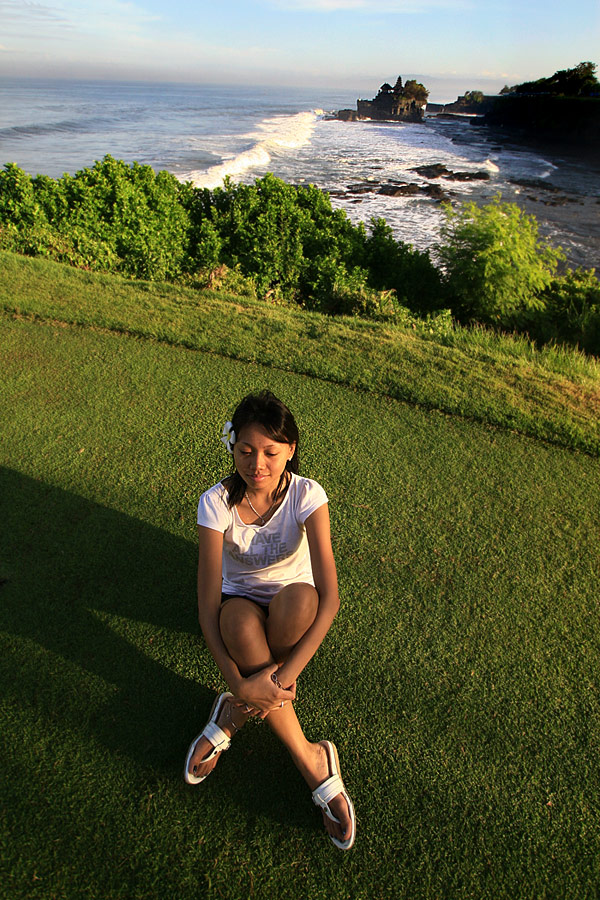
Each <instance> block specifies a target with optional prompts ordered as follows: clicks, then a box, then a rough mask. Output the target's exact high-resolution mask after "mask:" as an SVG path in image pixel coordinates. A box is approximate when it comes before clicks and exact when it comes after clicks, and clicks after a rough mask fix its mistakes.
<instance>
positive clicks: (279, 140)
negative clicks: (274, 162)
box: [178, 109, 323, 189]
mask: <svg viewBox="0 0 600 900" xmlns="http://www.w3.org/2000/svg"><path fill="white" fill-rule="evenodd" d="M321 115H323V110H322V109H315V110H312V111H310V112H300V113H296V114H295V115H293V116H273V117H272V118H269V119H265V120H264V121H263V122H261V123H260V125H259V126H258V128H257V130H256V131H253V132H250V133H249V134H248V135H246V137H247V139H248V140H255V141H256V143H254V144H253V145H252V146H251V147H249V148H248V150H244V151H243V152H242V153H238V155H237V156H234V157H232V158H231V159H228V160H225V162H222V163H219V165H216V166H211V167H210V168H209V169H204V170H201V171H196V172H188V173H186V174H183V175H179V176H178V177H179V180H180V181H191V182H192V184H193V185H194V187H203V188H211V189H212V188H216V187H219V185H221V184H222V183H223V181H224V180H225V178H227V176H229V177H230V178H234V179H235V178H236V177H240V176H241V175H243V174H244V173H245V172H248V171H249V170H251V169H256V168H264V167H265V166H268V164H269V163H270V162H271V159H272V156H273V155H277V156H279V155H281V154H285V153H286V152H289V151H290V150H298V149H299V148H300V147H303V146H304V145H305V144H308V143H310V139H311V137H312V134H313V131H314V128H315V125H316V123H317V121H318V119H319V116H321Z"/></svg>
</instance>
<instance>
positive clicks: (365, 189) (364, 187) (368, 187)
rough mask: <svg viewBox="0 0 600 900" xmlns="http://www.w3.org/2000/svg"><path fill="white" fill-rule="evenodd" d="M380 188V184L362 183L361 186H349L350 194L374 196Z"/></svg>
mask: <svg viewBox="0 0 600 900" xmlns="http://www.w3.org/2000/svg"><path fill="white" fill-rule="evenodd" d="M378 187H379V182H375V183H372V182H369V181H362V182H360V184H349V185H348V187H347V190H348V193H349V194H372V193H374V191H375V190H376V189H377V188H378Z"/></svg>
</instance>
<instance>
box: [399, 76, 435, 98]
mask: <svg viewBox="0 0 600 900" xmlns="http://www.w3.org/2000/svg"><path fill="white" fill-rule="evenodd" d="M403 96H404V97H405V98H406V99H407V100H416V102H417V103H427V98H428V97H429V91H428V90H427V88H426V87H425V85H423V84H421V82H420V81H415V80H414V79H411V80H409V81H407V82H406V84H405V85H404V91H403Z"/></svg>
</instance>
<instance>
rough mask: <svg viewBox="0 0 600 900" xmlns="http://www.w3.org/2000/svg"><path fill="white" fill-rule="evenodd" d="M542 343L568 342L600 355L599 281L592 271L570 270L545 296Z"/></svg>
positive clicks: (554, 281) (556, 280)
mask: <svg viewBox="0 0 600 900" xmlns="http://www.w3.org/2000/svg"><path fill="white" fill-rule="evenodd" d="M544 299H545V303H546V310H545V314H544V316H543V317H542V322H541V323H540V332H541V334H540V336H541V338H542V340H543V341H548V340H555V341H568V342H569V343H571V344H577V345H578V346H579V347H580V348H581V349H582V350H586V351H587V352H588V353H594V354H596V355H600V281H598V278H597V277H596V273H595V270H594V269H575V270H569V271H568V272H567V273H566V274H565V275H563V276H561V277H560V278H555V279H554V280H553V281H552V282H551V283H550V285H549V286H548V288H547V289H546V291H545V292H544Z"/></svg>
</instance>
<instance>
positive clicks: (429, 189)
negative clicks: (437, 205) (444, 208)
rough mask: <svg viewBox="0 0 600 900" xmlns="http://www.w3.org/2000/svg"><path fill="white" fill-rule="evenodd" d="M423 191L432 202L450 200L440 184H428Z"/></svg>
mask: <svg viewBox="0 0 600 900" xmlns="http://www.w3.org/2000/svg"><path fill="white" fill-rule="evenodd" d="M421 191H422V193H424V194H426V195H427V196H428V197H431V199H432V200H439V201H440V202H442V201H449V200H450V196H449V195H448V193H447V192H446V191H445V190H444V189H443V188H441V187H440V186H439V184H427V185H425V186H424V187H422V188H421Z"/></svg>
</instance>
